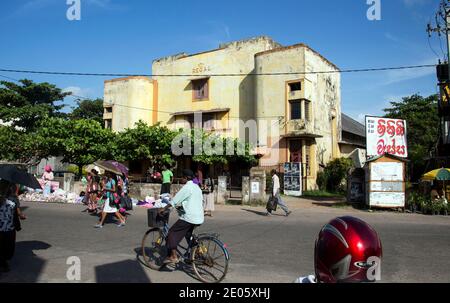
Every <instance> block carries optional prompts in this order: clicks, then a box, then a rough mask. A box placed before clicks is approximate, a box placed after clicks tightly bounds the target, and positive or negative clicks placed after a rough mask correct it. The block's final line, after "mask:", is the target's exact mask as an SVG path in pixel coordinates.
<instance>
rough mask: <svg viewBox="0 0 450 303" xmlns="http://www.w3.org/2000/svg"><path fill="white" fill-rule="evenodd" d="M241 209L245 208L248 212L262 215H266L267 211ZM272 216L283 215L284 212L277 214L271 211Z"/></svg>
mask: <svg viewBox="0 0 450 303" xmlns="http://www.w3.org/2000/svg"><path fill="white" fill-rule="evenodd" d="M241 210H245V211H248V212H249V213H254V214H257V215H260V216H263V217H267V215H266V213H267V212H265V211H257V210H252V209H245V208H241ZM272 216H279V217H284V214H277V213H274V212H272Z"/></svg>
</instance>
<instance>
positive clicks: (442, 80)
mask: <svg viewBox="0 0 450 303" xmlns="http://www.w3.org/2000/svg"><path fill="white" fill-rule="evenodd" d="M435 22H436V24H435V26H434V27H433V26H432V25H431V24H428V25H427V32H428V36H429V37H431V35H432V34H433V33H437V34H438V36H439V38H441V36H443V35H445V36H446V38H447V56H446V58H445V61H446V62H444V64H441V62H440V60H439V65H438V66H437V78H438V81H439V86H440V96H439V102H438V113H439V120H440V121H439V123H440V126H439V140H438V144H437V150H436V155H435V160H436V164H438V165H446V166H448V165H450V160H449V159H450V64H449V62H450V0H441V4H440V7H439V11H438V12H437V13H436V15H435ZM436 168H437V167H436Z"/></svg>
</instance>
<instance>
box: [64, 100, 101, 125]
mask: <svg viewBox="0 0 450 303" xmlns="http://www.w3.org/2000/svg"><path fill="white" fill-rule="evenodd" d="M103 111H104V109H103V99H95V100H91V99H85V100H77V107H75V108H73V111H72V113H70V114H69V117H70V119H72V120H79V119H87V120H95V121H97V122H98V123H100V124H101V125H103Z"/></svg>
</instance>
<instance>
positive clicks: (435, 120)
mask: <svg viewBox="0 0 450 303" xmlns="http://www.w3.org/2000/svg"><path fill="white" fill-rule="evenodd" d="M437 102H438V95H431V96H428V97H423V96H420V95H418V94H415V95H412V96H409V97H404V98H403V100H402V101H401V102H391V107H390V108H386V109H384V112H385V113H386V116H385V117H386V118H394V119H404V120H406V123H407V143H408V150H409V152H408V154H409V155H408V157H409V159H410V160H411V165H412V175H411V177H412V180H417V179H419V178H420V176H421V175H422V174H423V173H424V169H425V164H426V160H425V159H426V158H427V157H429V156H430V153H431V151H433V149H434V148H435V146H436V143H437V140H438V134H439V116H438V111H437V108H438V106H437Z"/></svg>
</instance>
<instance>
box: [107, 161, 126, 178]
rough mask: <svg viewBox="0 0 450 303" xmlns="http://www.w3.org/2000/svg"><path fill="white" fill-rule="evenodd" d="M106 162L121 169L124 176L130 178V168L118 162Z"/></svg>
mask: <svg viewBox="0 0 450 303" xmlns="http://www.w3.org/2000/svg"><path fill="white" fill-rule="evenodd" d="M106 162H107V163H109V164H111V165H113V166H114V167H116V168H117V169H119V170H120V171H121V172H122V174H123V175H124V176H125V177H127V178H128V171H129V169H128V167H126V166H125V165H123V164H122V163H119V162H117V161H106Z"/></svg>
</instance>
